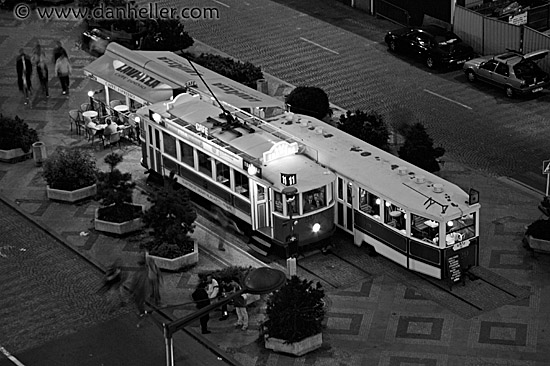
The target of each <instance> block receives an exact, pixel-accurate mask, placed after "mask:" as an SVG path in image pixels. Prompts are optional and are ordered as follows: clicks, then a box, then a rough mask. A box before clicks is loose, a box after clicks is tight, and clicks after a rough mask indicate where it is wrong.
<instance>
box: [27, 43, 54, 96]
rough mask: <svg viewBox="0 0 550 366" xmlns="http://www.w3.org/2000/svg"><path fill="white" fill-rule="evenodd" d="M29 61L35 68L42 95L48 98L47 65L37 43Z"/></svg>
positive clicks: (40, 47)
mask: <svg viewBox="0 0 550 366" xmlns="http://www.w3.org/2000/svg"><path fill="white" fill-rule="evenodd" d="M31 61H32V63H33V65H34V66H35V67H36V74H37V75H38V81H39V82H40V86H41V87H42V92H43V93H44V95H45V96H46V98H47V97H49V96H50V95H49V92H48V64H47V62H46V54H45V53H44V50H43V49H42V46H40V43H37V44H36V46H35V47H34V49H33V51H32V57H31Z"/></svg>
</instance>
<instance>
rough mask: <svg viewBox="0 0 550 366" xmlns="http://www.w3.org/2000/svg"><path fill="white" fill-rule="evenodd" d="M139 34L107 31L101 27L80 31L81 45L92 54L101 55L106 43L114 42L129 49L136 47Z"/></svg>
mask: <svg viewBox="0 0 550 366" xmlns="http://www.w3.org/2000/svg"><path fill="white" fill-rule="evenodd" d="M139 36H140V35H139V34H138V35H136V34H130V33H127V32H124V31H109V30H106V29H102V28H92V29H90V30H87V31H85V32H84V33H82V43H81V47H82V49H83V50H84V51H86V52H88V53H89V54H91V55H93V56H101V55H103V54H104V53H105V49H106V48H107V45H108V44H109V43H111V42H116V43H118V44H120V45H123V46H124V47H126V48H129V49H137V48H138V46H139V38H138V37H139Z"/></svg>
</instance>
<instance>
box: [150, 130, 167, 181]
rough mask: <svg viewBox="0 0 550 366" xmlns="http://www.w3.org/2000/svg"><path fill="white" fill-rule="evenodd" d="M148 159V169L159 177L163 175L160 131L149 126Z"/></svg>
mask: <svg viewBox="0 0 550 366" xmlns="http://www.w3.org/2000/svg"><path fill="white" fill-rule="evenodd" d="M153 133H154V135H153ZM149 158H150V159H151V165H150V166H149V169H153V170H154V171H156V172H157V173H159V174H161V175H162V174H164V172H163V171H162V153H161V151H160V131H159V130H157V129H156V128H152V127H151V126H149Z"/></svg>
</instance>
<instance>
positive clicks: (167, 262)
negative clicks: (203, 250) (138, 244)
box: [146, 241, 199, 271]
mask: <svg viewBox="0 0 550 366" xmlns="http://www.w3.org/2000/svg"><path fill="white" fill-rule="evenodd" d="M146 256H147V257H149V258H151V259H152V260H153V262H155V264H156V265H157V267H159V268H160V269H165V270H167V271H179V270H180V269H182V268H184V267H189V266H191V265H194V264H197V263H198V262H199V244H198V243H197V242H196V241H195V243H194V249H193V252H192V253H189V254H186V255H183V256H181V257H177V258H174V259H168V258H163V257H157V256H156V255H150V254H149V253H147V254H146Z"/></svg>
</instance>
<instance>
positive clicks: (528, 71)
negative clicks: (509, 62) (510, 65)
mask: <svg viewBox="0 0 550 366" xmlns="http://www.w3.org/2000/svg"><path fill="white" fill-rule="evenodd" d="M541 73H543V71H542V70H541V68H540V67H539V65H537V64H536V63H535V62H533V61H531V60H523V61H521V62H519V63H518V64H517V65H515V66H514V74H516V76H517V77H518V78H519V79H525V78H529V77H534V76H536V75H540V74H541Z"/></svg>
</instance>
